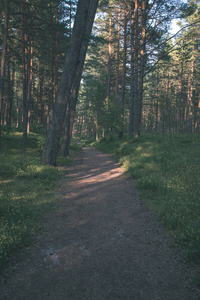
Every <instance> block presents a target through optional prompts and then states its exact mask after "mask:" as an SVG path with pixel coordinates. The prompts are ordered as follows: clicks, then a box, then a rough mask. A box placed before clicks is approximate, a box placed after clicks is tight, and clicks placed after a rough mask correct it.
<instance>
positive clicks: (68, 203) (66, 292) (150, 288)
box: [0, 148, 200, 300]
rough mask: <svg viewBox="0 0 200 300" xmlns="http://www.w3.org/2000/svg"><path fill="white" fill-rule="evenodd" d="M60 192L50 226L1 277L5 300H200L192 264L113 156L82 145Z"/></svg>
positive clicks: (50, 218)
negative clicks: (184, 259) (171, 241)
mask: <svg viewBox="0 0 200 300" xmlns="http://www.w3.org/2000/svg"><path fill="white" fill-rule="evenodd" d="M60 192H61V195H62V197H61V200H60V208H59V210H57V211H56V213H55V214H54V215H50V216H49V217H48V218H49V219H48V226H47V229H46V232H45V233H44V234H43V236H41V237H40V238H39V239H38V241H37V243H36V244H35V245H34V246H32V247H30V249H24V250H23V251H21V252H20V253H19V254H18V258H17V261H16V264H15V265H14V266H13V267H12V270H11V271H12V272H11V271H7V272H6V273H4V277H3V279H2V278H1V279H2V281H1V288H0V299H12V300H15V299H16V300H17V299H18V300H40V299H41V300H49V299H51V300H78V299H85V300H107V299H113V300H117V299H121V300H128V299H130V300H159V299H164V300H179V299H181V300H189V299H200V293H199V291H198V290H196V289H195V288H194V287H193V286H192V284H191V280H190V278H191V276H192V275H193V271H192V269H191V268H190V267H188V266H187V265H184V264H183V263H182V262H181V260H180V258H179V256H178V255H177V253H176V251H175V250H173V249H172V247H171V246H170V244H169V242H168V239H167V237H166V235H165V231H164V230H163V228H162V226H161V224H160V223H159V222H158V221H156V220H155V217H153V216H152V215H151V213H149V212H148V210H147V209H146V208H145V205H143V204H142V202H141V200H140V199H139V197H138V195H137V193H136V191H134V189H133V187H132V184H131V182H130V181H129V180H128V179H127V178H126V177H125V175H124V174H123V171H122V170H121V168H120V166H119V164H117V163H116V162H115V161H114V160H113V159H112V158H111V157H110V156H109V155H106V154H103V153H102V152H100V151H99V150H97V149H94V148H84V149H83V152H82V154H81V157H79V158H77V159H76V160H75V161H74V164H73V165H72V166H71V170H70V173H69V175H67V176H66V178H64V180H63V185H62V188H61V190H60Z"/></svg>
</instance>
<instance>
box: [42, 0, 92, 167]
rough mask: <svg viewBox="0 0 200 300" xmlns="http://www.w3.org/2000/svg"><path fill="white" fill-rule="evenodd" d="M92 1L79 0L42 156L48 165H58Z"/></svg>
mask: <svg viewBox="0 0 200 300" xmlns="http://www.w3.org/2000/svg"><path fill="white" fill-rule="evenodd" d="M91 1H92V0H79V2H78V7H77V13H76V18H75V23H74V28H73V33H72V37H71V40H70V45H69V49H68V53H67V56H66V60H65V64H64V70H63V75H62V79H61V84H60V88H59V91H58V97H57V101H56V103H55V108H54V113H53V120H52V125H51V128H50V131H49V134H48V137H47V141H46V144H45V147H44V150H43V154H42V161H43V162H44V163H46V164H50V165H55V164H56V157H57V153H58V145H59V141H60V136H61V132H62V126H63V122H64V118H65V113H66V108H67V103H68V102H69V96H70V92H71V88H72V84H73V80H74V76H75V72H76V69H77V66H78V64H79V54H80V49H81V44H82V41H83V38H84V32H85V25H86V20H87V15H88V10H89V5H90V2H91Z"/></svg>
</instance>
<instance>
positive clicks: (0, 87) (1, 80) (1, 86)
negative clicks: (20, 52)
mask: <svg viewBox="0 0 200 300" xmlns="http://www.w3.org/2000/svg"><path fill="white" fill-rule="evenodd" d="M4 3H5V20H4V33H3V49H2V55H1V72H0V145H1V114H2V110H1V108H2V99H3V90H4V76H5V61H6V48H7V38H8V11H9V5H8V4H9V2H8V1H7V0H5V1H4Z"/></svg>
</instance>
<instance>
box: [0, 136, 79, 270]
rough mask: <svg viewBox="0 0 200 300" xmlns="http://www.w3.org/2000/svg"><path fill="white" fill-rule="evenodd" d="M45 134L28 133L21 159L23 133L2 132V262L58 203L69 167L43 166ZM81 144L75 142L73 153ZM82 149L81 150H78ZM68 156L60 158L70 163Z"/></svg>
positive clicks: (23, 243) (28, 239) (24, 242)
mask: <svg viewBox="0 0 200 300" xmlns="http://www.w3.org/2000/svg"><path fill="white" fill-rule="evenodd" d="M44 142H45V137H44V136H41V135H38V134H29V135H28V143H27V149H26V157H25V159H22V154H21V147H22V134H21V133H19V132H13V130H10V131H9V132H3V135H2V145H1V149H0V265H2V264H3V263H5V262H6V261H7V259H8V258H9V256H10V255H11V254H12V253H13V252H14V251H16V250H17V249H18V248H20V247H22V246H27V245H29V244H30V243H31V241H32V240H33V239H34V236H35V234H36V233H37V232H38V231H40V230H41V229H42V228H43V226H45V224H44V215H45V214H48V213H50V212H51V211H52V210H53V209H55V208H56V205H57V201H56V200H57V197H58V196H57V195H58V194H57V192H56V190H57V188H58V186H59V179H60V178H61V176H62V174H63V172H65V171H66V168H55V167H51V166H47V165H43V164H42V163H41V160H40V154H41V150H42V148H43V145H44ZM77 148H78V147H76V145H75V142H74V141H73V142H72V150H71V151H72V153H74V154H75V153H76V152H77V151H78V150H77ZM79 150H80V149H79ZM70 162H71V160H70V159H69V158H61V157H59V158H58V164H59V165H62V166H65V167H66V166H67V165H68V164H70Z"/></svg>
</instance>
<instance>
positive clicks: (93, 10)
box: [61, 0, 98, 156]
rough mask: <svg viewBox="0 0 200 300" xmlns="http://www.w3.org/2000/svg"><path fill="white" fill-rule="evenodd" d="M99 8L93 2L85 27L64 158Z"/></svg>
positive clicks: (66, 132) (66, 130) (65, 134)
mask: <svg viewBox="0 0 200 300" xmlns="http://www.w3.org/2000/svg"><path fill="white" fill-rule="evenodd" d="M97 6H98V0H93V1H91V4H90V8H89V12H88V17H87V20H86V26H85V38H84V39H83V41H82V45H81V50H80V55H79V64H78V67H77V69H76V74H75V78H74V81H73V90H72V94H71V97H70V103H69V111H68V114H67V118H66V126H65V133H64V137H63V141H62V146H61V154H62V155H63V156H67V155H69V145H70V139H71V133H72V127H73V122H74V115H75V110H76V104H77V98H78V92H79V87H80V82H81V77H82V72H83V66H84V61H85V56H86V52H87V48H88V44H89V40H90V36H91V31H92V26H93V22H94V17H95V14H96V10H97Z"/></svg>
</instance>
